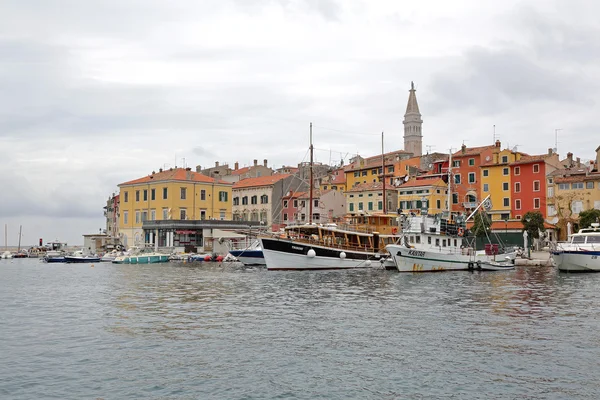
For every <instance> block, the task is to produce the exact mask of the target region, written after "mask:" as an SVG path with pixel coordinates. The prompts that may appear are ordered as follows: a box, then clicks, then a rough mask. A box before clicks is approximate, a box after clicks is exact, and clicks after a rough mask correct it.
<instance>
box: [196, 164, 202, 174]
mask: <svg viewBox="0 0 600 400" xmlns="http://www.w3.org/2000/svg"><path fill="white" fill-rule="evenodd" d="M201 171H202V165H196V172H198V173H200V172H201Z"/></svg>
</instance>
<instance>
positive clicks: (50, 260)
mask: <svg viewBox="0 0 600 400" xmlns="http://www.w3.org/2000/svg"><path fill="white" fill-rule="evenodd" d="M44 262H47V263H64V262H67V260H65V257H62V256H56V257H44Z"/></svg>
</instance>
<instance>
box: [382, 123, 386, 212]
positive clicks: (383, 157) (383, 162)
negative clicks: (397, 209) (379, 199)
mask: <svg viewBox="0 0 600 400" xmlns="http://www.w3.org/2000/svg"><path fill="white" fill-rule="evenodd" d="M381 172H382V178H381V181H382V182H383V215H385V213H386V212H385V211H386V210H385V156H384V152H383V132H381Z"/></svg>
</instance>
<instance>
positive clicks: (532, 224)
mask: <svg viewBox="0 0 600 400" xmlns="http://www.w3.org/2000/svg"><path fill="white" fill-rule="evenodd" d="M521 223H522V224H523V231H527V236H528V237H529V238H530V239H532V240H533V239H539V237H540V231H542V232H545V231H546V228H545V227H544V216H543V215H542V213H541V212H539V211H529V212H527V213H525V215H524V216H523V218H522V219H521Z"/></svg>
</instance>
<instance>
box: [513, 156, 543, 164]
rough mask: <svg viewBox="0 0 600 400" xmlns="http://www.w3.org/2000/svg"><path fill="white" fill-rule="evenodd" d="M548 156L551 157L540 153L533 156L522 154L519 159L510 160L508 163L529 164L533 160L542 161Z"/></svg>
mask: <svg viewBox="0 0 600 400" xmlns="http://www.w3.org/2000/svg"><path fill="white" fill-rule="evenodd" d="M548 157H552V155H550V154H540V155H535V156H529V155H527V156H523V157H521V159H519V160H517V161H514V162H511V163H510V165H522V164H531V163H534V162H542V161H545V160H546V159H547V158H548Z"/></svg>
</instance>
